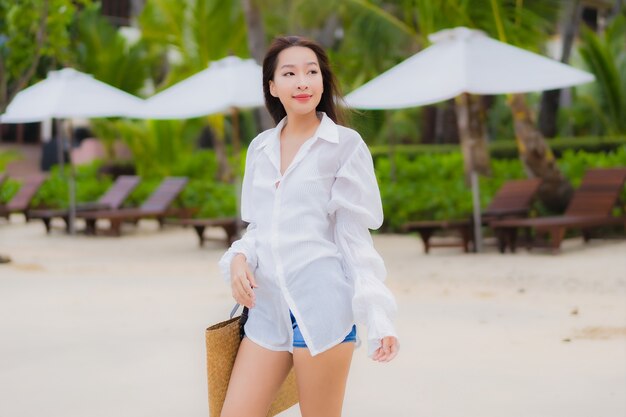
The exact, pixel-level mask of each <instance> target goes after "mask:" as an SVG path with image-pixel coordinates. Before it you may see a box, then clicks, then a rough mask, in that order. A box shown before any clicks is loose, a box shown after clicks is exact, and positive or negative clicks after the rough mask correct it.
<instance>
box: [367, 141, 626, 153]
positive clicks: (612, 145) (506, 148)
mask: <svg viewBox="0 0 626 417" xmlns="http://www.w3.org/2000/svg"><path fill="white" fill-rule="evenodd" d="M548 143H549V145H550V148H551V149H552V151H553V152H554V155H555V156H556V157H557V158H558V157H560V156H561V155H562V154H563V153H565V152H567V151H568V150H582V151H586V152H610V151H614V150H616V149H618V148H620V147H622V146H624V145H626V136H603V137H598V136H592V137H576V138H556V139H549V140H548ZM370 151H371V152H372V156H373V157H374V159H377V158H378V157H382V156H388V155H389V152H390V151H391V149H390V146H389V145H384V146H372V147H370ZM458 151H459V145H458V144H445V145H396V146H395V147H394V149H393V152H394V153H396V154H404V155H408V156H416V155H421V154H432V153H455V152H458ZM489 153H490V154H491V156H492V157H493V158H517V157H518V151H517V145H516V143H515V140H513V139H511V140H499V141H495V142H491V143H490V144H489Z"/></svg>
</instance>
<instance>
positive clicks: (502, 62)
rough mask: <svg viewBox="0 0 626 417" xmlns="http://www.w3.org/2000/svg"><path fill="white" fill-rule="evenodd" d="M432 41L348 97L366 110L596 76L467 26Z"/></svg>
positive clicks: (515, 90)
mask: <svg viewBox="0 0 626 417" xmlns="http://www.w3.org/2000/svg"><path fill="white" fill-rule="evenodd" d="M428 39H430V41H431V42H432V43H433V45H432V46H430V47H428V48H426V49H424V50H423V51H421V52H418V53H417V54H415V55H413V56H412V57H410V58H408V59H407V60H405V61H403V62H402V63H400V64H398V65H396V66H395V67H393V68H391V69H390V70H388V71H386V72H384V73H383V74H381V75H379V76H378V77H376V78H374V79H373V80H371V81H369V82H368V83H366V84H364V85H363V86H361V87H359V88H357V89H356V90H355V91H353V92H352V93H350V94H348V95H347V96H346V103H347V104H348V105H349V106H351V107H355V108H360V109H400V108H405V107H414V106H423V105H426V104H432V103H436V102H439V101H443V100H448V99H450V98H453V97H456V96H458V95H460V94H462V93H470V94H506V93H525V92H530V91H543V90H553V89H559V88H564V87H570V86H573V85H577V84H583V83H587V82H591V81H593V80H594V77H593V75H592V74H589V73H588V72H585V71H581V70H579V69H576V68H573V67H570V66H569V65H565V64H563V63H561V62H558V61H554V60H552V59H549V58H546V57H544V56H541V55H537V54H535V53H532V52H529V51H526V50H524V49H521V48H518V47H515V46H512V45H508V44H506V43H503V42H500V41H497V40H495V39H492V38H490V37H488V36H487V35H485V34H484V33H483V32H482V31H479V30H472V29H468V28H465V27H458V28H454V29H446V30H443V31H440V32H437V33H434V34H432V35H430V36H429V37H428Z"/></svg>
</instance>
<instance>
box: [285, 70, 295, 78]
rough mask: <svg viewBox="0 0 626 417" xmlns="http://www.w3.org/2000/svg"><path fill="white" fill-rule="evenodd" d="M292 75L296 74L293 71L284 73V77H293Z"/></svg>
mask: <svg viewBox="0 0 626 417" xmlns="http://www.w3.org/2000/svg"><path fill="white" fill-rule="evenodd" d="M292 75H294V73H293V72H291V71H289V72H286V73H284V74H283V77H291V76H292Z"/></svg>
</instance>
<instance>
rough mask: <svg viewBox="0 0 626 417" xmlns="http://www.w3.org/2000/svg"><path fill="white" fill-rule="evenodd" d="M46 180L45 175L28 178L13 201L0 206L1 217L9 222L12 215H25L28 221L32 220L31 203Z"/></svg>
mask: <svg viewBox="0 0 626 417" xmlns="http://www.w3.org/2000/svg"><path fill="white" fill-rule="evenodd" d="M45 180H46V175H43V174H37V175H31V176H29V177H26V178H25V179H24V181H23V182H22V185H21V187H20V189H19V190H18V192H17V194H15V195H14V196H13V198H12V199H11V201H9V202H8V203H7V204H6V205H0V217H5V218H6V219H7V220H8V219H9V216H10V215H11V214H12V213H23V214H24V216H26V220H27V221H28V220H29V218H30V217H29V209H30V204H31V201H32V200H33V197H35V195H36V194H37V191H39V187H41V185H42V184H43V182H44V181H45Z"/></svg>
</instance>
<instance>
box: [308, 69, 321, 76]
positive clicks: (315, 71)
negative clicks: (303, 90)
mask: <svg viewBox="0 0 626 417" xmlns="http://www.w3.org/2000/svg"><path fill="white" fill-rule="evenodd" d="M318 72H319V71H318V70H316V69H314V70H310V71H309V74H313V75H315V74H317V73H318Z"/></svg>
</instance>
